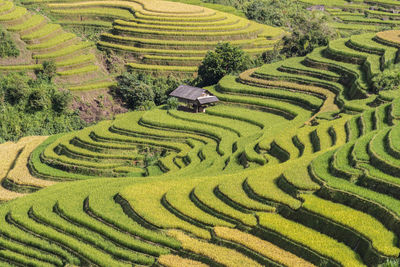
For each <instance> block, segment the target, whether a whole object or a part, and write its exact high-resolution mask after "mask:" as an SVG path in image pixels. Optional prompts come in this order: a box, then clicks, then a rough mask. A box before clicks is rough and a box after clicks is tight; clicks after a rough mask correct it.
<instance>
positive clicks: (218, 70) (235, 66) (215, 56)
mask: <svg viewBox="0 0 400 267" xmlns="http://www.w3.org/2000/svg"><path fill="white" fill-rule="evenodd" d="M250 65H251V60H250V57H249V56H248V55H247V54H246V53H245V52H244V51H243V50H242V49H240V48H239V47H235V46H232V45H231V44H229V43H219V44H218V45H217V47H216V48H215V50H214V51H208V52H207V54H206V56H205V57H204V59H203V62H202V63H201V65H200V66H199V69H198V77H199V79H200V83H201V85H203V86H207V85H211V84H215V83H217V82H218V81H219V80H220V79H221V78H222V77H224V76H225V75H227V74H230V73H238V72H241V71H244V70H246V69H247V68H249V67H250Z"/></svg>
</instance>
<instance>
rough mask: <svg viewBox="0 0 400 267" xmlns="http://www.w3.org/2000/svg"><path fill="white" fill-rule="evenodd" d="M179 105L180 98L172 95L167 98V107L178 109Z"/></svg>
mask: <svg viewBox="0 0 400 267" xmlns="http://www.w3.org/2000/svg"><path fill="white" fill-rule="evenodd" d="M178 106H179V101H178V98H176V97H170V98H168V100H167V108H168V109H177V108H178Z"/></svg>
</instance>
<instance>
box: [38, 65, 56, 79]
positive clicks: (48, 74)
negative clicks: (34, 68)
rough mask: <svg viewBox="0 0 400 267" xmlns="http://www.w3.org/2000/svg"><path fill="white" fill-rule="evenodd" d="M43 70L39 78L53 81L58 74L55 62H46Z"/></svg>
mask: <svg viewBox="0 0 400 267" xmlns="http://www.w3.org/2000/svg"><path fill="white" fill-rule="evenodd" d="M42 65H43V69H42V70H41V71H40V72H39V76H40V78H42V79H47V80H49V81H51V80H52V79H53V78H54V77H55V76H56V74H57V65H56V63H55V62H54V61H52V60H51V61H44V62H43V64H42Z"/></svg>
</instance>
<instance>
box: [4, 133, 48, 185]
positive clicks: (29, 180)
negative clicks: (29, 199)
mask: <svg viewBox="0 0 400 267" xmlns="http://www.w3.org/2000/svg"><path fill="white" fill-rule="evenodd" d="M46 139H47V136H29V137H24V138H22V139H21V140H20V141H19V142H18V144H23V145H24V148H23V150H22V152H21V154H20V155H19V156H18V158H17V160H16V161H15V165H14V168H13V169H11V170H10V172H9V173H8V175H7V178H8V179H9V180H12V181H13V182H14V183H16V184H20V185H31V186H36V187H47V186H50V185H53V184H55V182H53V181H47V180H41V179H37V178H35V177H33V176H32V175H31V174H30V172H29V169H28V167H27V164H28V160H29V156H30V154H31V153H32V151H33V150H34V149H35V148H36V147H37V146H38V145H40V144H41V143H42V142H43V141H44V140H46Z"/></svg>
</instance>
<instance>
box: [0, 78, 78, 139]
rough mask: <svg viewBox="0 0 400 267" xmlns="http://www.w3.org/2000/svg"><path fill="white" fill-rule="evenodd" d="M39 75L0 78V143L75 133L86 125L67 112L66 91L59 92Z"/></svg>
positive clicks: (69, 111)
mask: <svg viewBox="0 0 400 267" xmlns="http://www.w3.org/2000/svg"><path fill="white" fill-rule="evenodd" d="M47 75H48V73H46V74H42V73H40V75H39V78H36V79H32V78H30V77H29V76H27V75H26V74H23V73H14V74H8V75H0V109H1V113H0V141H2V142H4V141H9V140H14V141H15V140H18V139H19V138H21V137H23V136H28V135H51V134H56V133H61V132H65V131H71V130H77V129H80V128H82V127H83V126H84V125H85V124H84V123H83V122H82V121H81V119H80V118H79V114H78V113H75V112H73V111H71V110H69V108H68V106H69V104H70V102H71V100H72V95H71V93H70V92H69V91H65V90H64V91H59V90H58V88H57V87H56V86H55V85H54V83H52V82H51V80H49V79H48V76H47Z"/></svg>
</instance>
